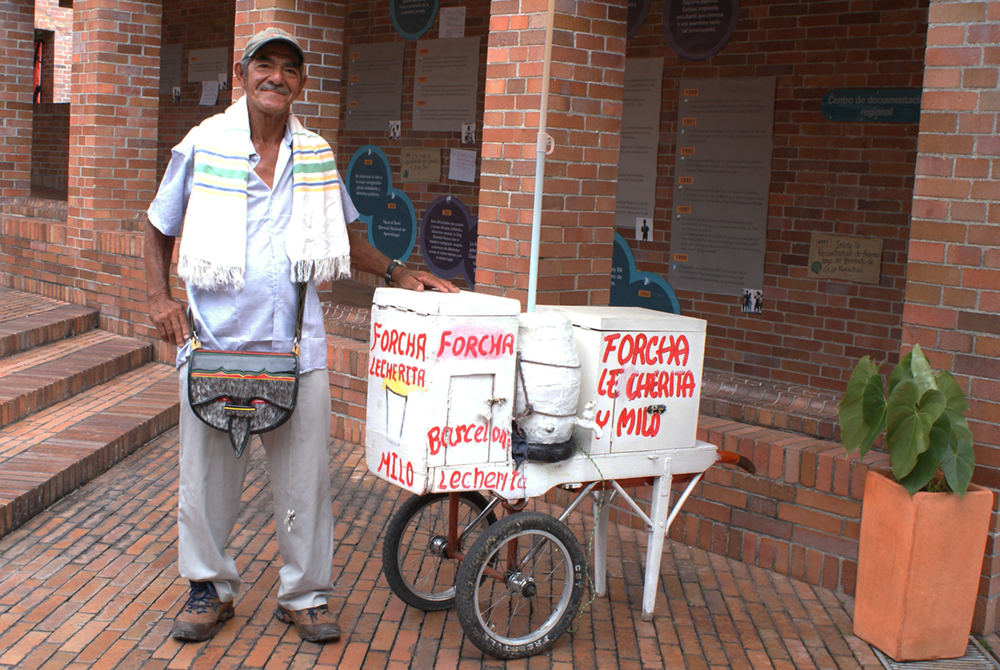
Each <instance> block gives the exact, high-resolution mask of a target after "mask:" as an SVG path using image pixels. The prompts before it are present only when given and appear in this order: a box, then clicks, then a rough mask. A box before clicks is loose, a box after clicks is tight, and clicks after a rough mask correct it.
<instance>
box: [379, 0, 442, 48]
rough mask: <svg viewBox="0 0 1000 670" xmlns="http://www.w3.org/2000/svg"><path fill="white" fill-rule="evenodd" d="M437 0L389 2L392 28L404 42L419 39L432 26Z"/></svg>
mask: <svg viewBox="0 0 1000 670" xmlns="http://www.w3.org/2000/svg"><path fill="white" fill-rule="evenodd" d="M437 10H438V0H390V2H389V15H390V16H391V17H392V27H393V28H395V29H396V32H397V33H399V34H400V36H401V37H402V38H403V39H405V40H415V39H419V38H420V36H421V35H423V34H424V33H426V32H427V31H428V29H430V27H431V26H432V25H433V24H434V17H435V16H436V15H437Z"/></svg>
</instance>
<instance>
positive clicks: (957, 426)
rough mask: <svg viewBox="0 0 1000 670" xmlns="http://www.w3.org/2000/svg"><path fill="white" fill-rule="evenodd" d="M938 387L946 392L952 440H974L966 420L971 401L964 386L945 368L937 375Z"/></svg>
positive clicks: (946, 405) (955, 441)
mask: <svg viewBox="0 0 1000 670" xmlns="http://www.w3.org/2000/svg"><path fill="white" fill-rule="evenodd" d="M936 380H937V385H938V389H940V390H941V392H942V393H944V397H945V410H944V411H945V412H946V413H947V414H948V418H949V419H951V441H952V443H957V442H958V441H959V440H960V439H962V438H965V439H967V440H968V441H969V442H972V441H973V439H972V431H971V430H969V422H968V421H966V420H965V412H966V411H967V410H968V409H969V403H968V401H967V400H966V399H965V393H963V392H962V387H961V386H959V385H958V382H956V381H955V378H954V377H952V376H951V374H950V373H948V372H944V371H943V370H942V371H941V372H939V373H937V376H936Z"/></svg>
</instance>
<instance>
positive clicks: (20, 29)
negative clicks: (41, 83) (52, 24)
mask: <svg viewBox="0 0 1000 670" xmlns="http://www.w3.org/2000/svg"><path fill="white" fill-rule="evenodd" d="M34 15H35V3H34V1H33V0H0V26H3V46H0V198H3V197H20V196H27V195H28V194H29V193H30V192H31V92H32V89H33V75H34V69H33V67H34V40H35V28H34V24H33V21H34Z"/></svg>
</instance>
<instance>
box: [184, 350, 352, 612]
mask: <svg viewBox="0 0 1000 670" xmlns="http://www.w3.org/2000/svg"><path fill="white" fill-rule="evenodd" d="M180 382H181V383H180V396H181V416H180V466H181V472H180V488H179V491H178V513H177V527H178V552H177V553H178V564H179V568H180V575H181V577H183V578H185V579H188V580H191V581H195V582H209V581H210V582H212V583H213V584H214V585H215V588H216V590H217V591H218V593H219V599H220V600H222V601H223V602H228V601H231V600H233V599H235V598H236V595H237V593H239V588H240V576H239V572H238V571H237V568H236V562H235V561H234V560H233V558H232V557H231V556H230V555H229V554H228V553H227V552H226V544H227V543H228V541H229V536H230V534H231V533H232V531H233V527H234V526H235V525H236V518H237V515H238V514H239V511H240V496H241V495H242V493H243V483H244V480H245V478H246V472H247V462H248V461H249V460H250V457H249V453H250V447H249V445H248V447H247V449H246V450H245V451H244V452H243V456H242V457H241V458H240V459H238V460H237V458H236V453H235V452H234V451H233V448H232V445H231V444H230V442H229V435H227V434H226V433H224V432H222V431H221V430H216V429H215V428H212V427H211V426H208V425H206V424H204V423H203V422H202V421H201V420H200V419H199V418H198V417H196V416H195V415H194V413H193V412H192V411H191V406H190V405H189V403H188V394H187V364H184V365H183V366H181V368H180ZM259 437H260V438H261V442H262V443H263V445H264V451H265V453H266V454H267V470H268V473H269V474H270V477H271V494H272V497H273V512H274V531H275V535H276V536H277V539H278V550H279V551H280V552H281V559H282V562H283V564H284V565H282V567H281V570H280V571H279V573H278V574H279V577H280V580H281V585H280V586H279V588H278V603H279V604H280V605H281V606H283V607H284V608H286V609H289V610H301V609H305V608H307V607H316V606H318V605H325V604H326V603H327V598H328V597H329V596H330V594H331V593H332V591H333V584H332V582H331V578H332V564H333V508H332V503H331V500H330V452H329V438H330V381H329V375H328V373H327V371H326V370H316V371H313V372H308V373H306V374H303V375H301V376H300V377H299V395H298V401H297V404H296V407H295V411H294V412H293V413H292V416H291V418H290V419H289V420H288V421H286V422H285V423H284V424H283V425H281V426H280V427H279V428H277V429H276V430H272V431H270V432H267V433H261V434H260V435H259ZM289 510H293V511H294V513H295V518H294V521H293V522H292V528H291V531H289V530H288V527H287V526H286V524H285V521H286V517H287V516H288V511H289Z"/></svg>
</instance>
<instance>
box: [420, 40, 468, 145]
mask: <svg viewBox="0 0 1000 670" xmlns="http://www.w3.org/2000/svg"><path fill="white" fill-rule="evenodd" d="M415 75H416V79H417V82H416V85H415V87H414V91H413V107H414V108H413V129H414V130H429V131H440V132H448V133H459V132H461V131H462V124H464V123H476V105H477V103H478V101H479V38H478V37H463V38H462V39H450V40H420V41H419V42H417V67H416V72H415Z"/></svg>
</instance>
